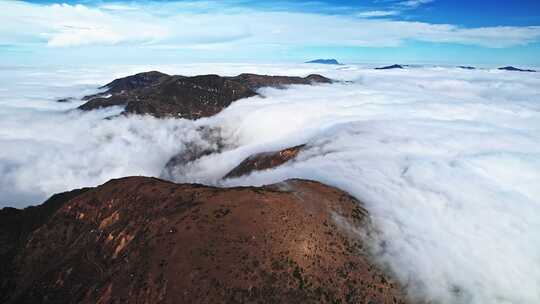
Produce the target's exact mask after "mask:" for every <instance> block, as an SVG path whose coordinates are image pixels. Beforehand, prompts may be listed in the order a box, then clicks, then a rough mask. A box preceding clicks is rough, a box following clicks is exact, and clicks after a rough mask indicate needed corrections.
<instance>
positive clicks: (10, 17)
mask: <svg viewBox="0 0 540 304" xmlns="http://www.w3.org/2000/svg"><path fill="white" fill-rule="evenodd" d="M409 2H410V3H409ZM413 2H414V3H420V2H422V3H426V1H425V0H423V1H408V4H404V5H408V6H413V5H414V3H413ZM190 4H191V3H190V2H187V3H181V4H178V3H162V2H160V3H159V4H152V3H150V4H109V5H104V6H101V7H88V6H83V5H68V4H62V5H58V4H54V5H35V4H28V3H24V2H14V1H1V0H0V7H1V10H0V18H1V19H2V25H3V26H2V28H0V34H1V35H0V36H1V37H2V38H0V43H3V44H17V43H31V42H34V43H36V42H37V43H39V42H40V41H44V42H45V43H46V44H47V45H48V46H50V47H70V46H80V45H95V44H98V45H114V44H133V45H137V46H140V47H156V45H166V46H169V47H172V46H174V47H178V48H193V47H195V48H200V47H203V48H211V46H212V45H216V44H217V45H219V47H223V46H224V45H228V46H229V47H230V48H231V49H234V48H240V47H241V48H243V49H249V48H252V47H254V46H261V45H264V46H265V47H270V48H272V47H276V48H287V47H305V46H366V47H389V46H399V45H401V44H402V43H403V42H404V41H406V40H417V41H427V42H447V43H460V44H468V45H479V46H484V47H495V48H499V47H510V46H516V45H525V44H528V43H532V42H535V41H538V40H540V26H501V27H480V28H464V27H460V26H456V25H451V24H430V23H425V22H414V21H396V20H389V19H376V18H375V19H374V18H367V17H376V16H391V15H392V14H394V13H397V11H367V12H360V13H358V14H357V15H356V16H355V15H350V16H345V15H322V14H316V13H306V12H282V11H280V12H275V11H263V10H254V9H246V8H238V7H230V6H227V7H224V8H223V7H219V8H220V9H215V7H213V6H212V5H213V4H212V3H211V2H210V3H206V2H205V3H204V5H205V6H204V7H201V5H202V4H200V3H199V4H198V5H194V4H191V5H190ZM213 8H214V9H213ZM358 17H361V18H358Z"/></svg>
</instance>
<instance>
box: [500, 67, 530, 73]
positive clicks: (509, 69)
mask: <svg viewBox="0 0 540 304" xmlns="http://www.w3.org/2000/svg"><path fill="white" fill-rule="evenodd" d="M499 70H503V71H514V72H536V71H535V70H527V69H519V68H516V67H513V66H505V67H502V68H499Z"/></svg>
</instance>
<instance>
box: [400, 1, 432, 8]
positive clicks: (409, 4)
mask: <svg viewBox="0 0 540 304" xmlns="http://www.w3.org/2000/svg"><path fill="white" fill-rule="evenodd" d="M431 2H433V0H408V1H403V2H400V3H399V5H401V6H405V7H408V8H417V7H419V6H421V5H424V4H428V3H431Z"/></svg>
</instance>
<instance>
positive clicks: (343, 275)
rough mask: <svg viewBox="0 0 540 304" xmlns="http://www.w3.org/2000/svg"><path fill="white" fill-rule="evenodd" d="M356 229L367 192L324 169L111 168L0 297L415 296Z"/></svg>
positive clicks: (62, 209)
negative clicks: (207, 179)
mask: <svg viewBox="0 0 540 304" xmlns="http://www.w3.org/2000/svg"><path fill="white" fill-rule="evenodd" d="M4 229H5V228H4ZM356 229H358V230H360V231H367V230H368V229H369V216H368V214H367V212H366V210H365V209H363V208H362V205H361V203H360V202H358V201H357V200H355V199H354V198H353V197H351V196H350V195H348V194H347V193H345V192H343V191H340V190H338V189H335V188H333V187H329V186H326V185H323V184H321V183H317V182H313V181H306V180H289V181H285V182H282V183H278V184H274V185H268V186H263V187H237V188H214V187H208V186H202V185H194V184H175V183H171V182H166V181H163V180H159V179H155V178H147V177H127V178H121V179H116V180H111V181H109V182H107V183H105V184H104V185H101V186H99V187H96V188H93V189H90V190H86V191H84V193H80V194H79V195H77V196H75V197H73V198H71V199H69V200H68V201H67V202H63V203H62V204H61V206H59V208H58V209H57V210H56V211H55V212H54V214H52V215H51V216H48V217H45V218H44V222H43V223H41V224H40V225H39V227H35V229H34V230H33V231H32V232H31V233H30V234H29V236H28V238H27V240H26V241H25V242H24V245H22V246H21V247H20V248H19V249H18V250H17V253H16V255H15V257H14V258H13V259H12V261H9V262H11V263H12V264H13V265H14V268H13V272H12V273H11V276H10V277H6V276H4V275H2V277H1V281H0V282H1V284H2V286H5V285H4V283H5V282H6V281H9V282H10V285H9V287H10V288H9V289H3V292H2V295H1V296H0V302H2V303H120V302H122V303H404V302H405V300H404V297H403V293H402V289H401V288H400V287H399V286H398V285H397V284H396V283H395V282H394V281H393V280H392V279H391V278H390V277H389V276H388V275H387V274H386V273H384V272H383V271H381V270H380V269H379V268H378V267H376V266H375V264H374V263H373V262H372V258H371V256H370V255H369V254H368V251H367V249H366V245H365V244H364V243H363V241H362V238H360V237H359V235H358V234H357V233H355V232H354V231H355V230H356ZM8 233H9V231H8Z"/></svg>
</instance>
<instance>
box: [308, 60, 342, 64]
mask: <svg viewBox="0 0 540 304" xmlns="http://www.w3.org/2000/svg"><path fill="white" fill-rule="evenodd" d="M306 63H318V64H340V63H339V62H338V61H337V60H335V59H315V60H311V61H306Z"/></svg>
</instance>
